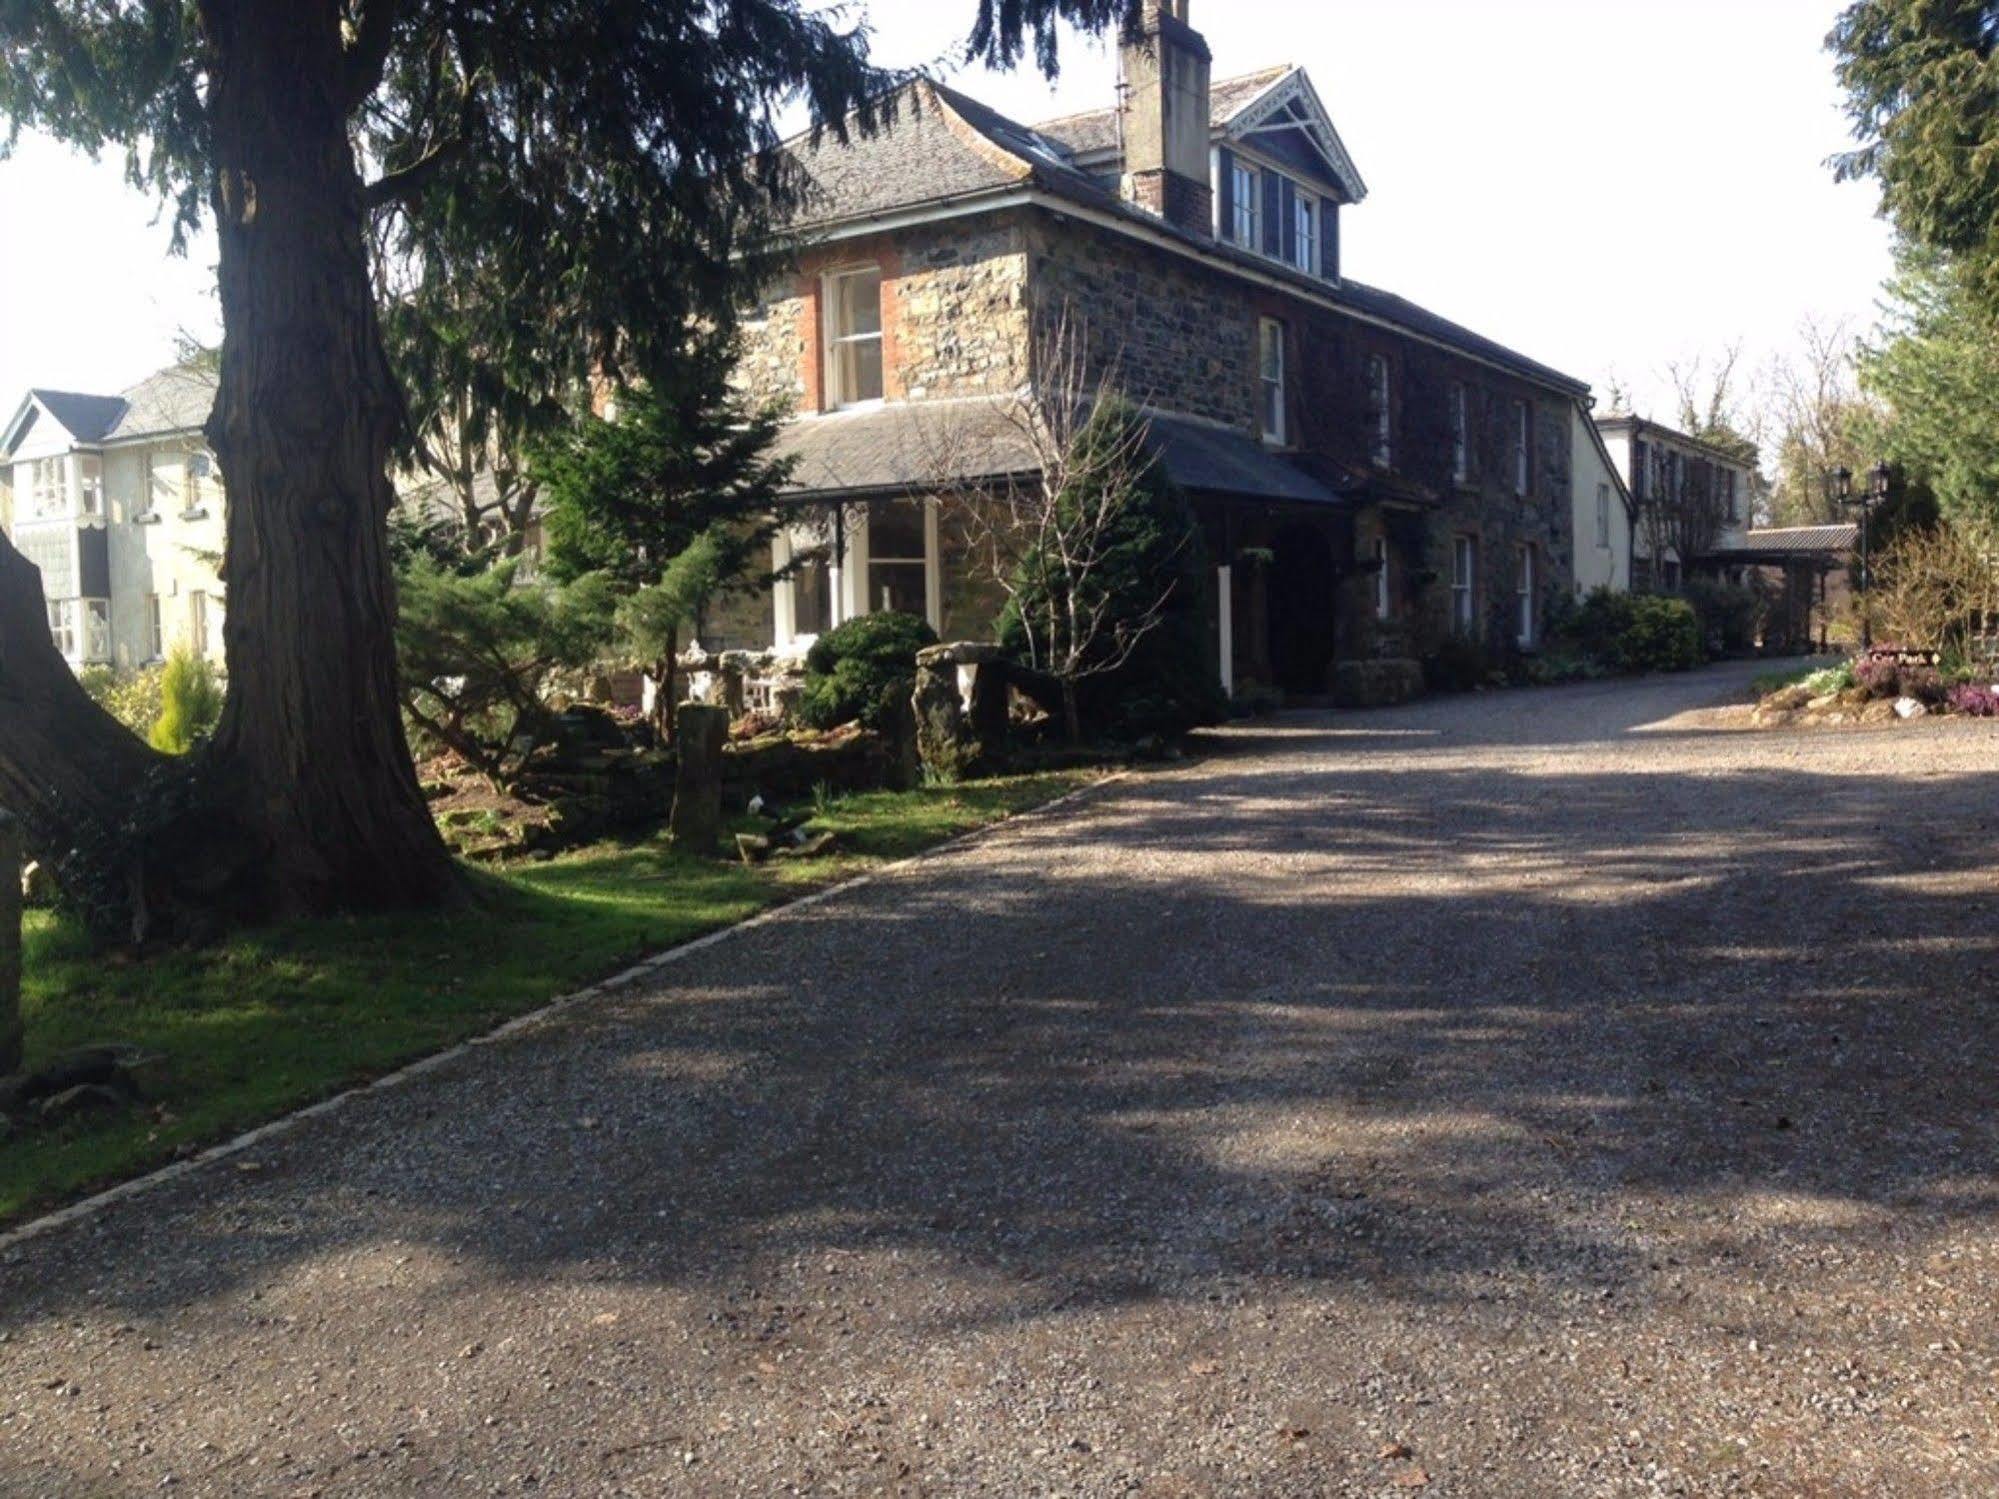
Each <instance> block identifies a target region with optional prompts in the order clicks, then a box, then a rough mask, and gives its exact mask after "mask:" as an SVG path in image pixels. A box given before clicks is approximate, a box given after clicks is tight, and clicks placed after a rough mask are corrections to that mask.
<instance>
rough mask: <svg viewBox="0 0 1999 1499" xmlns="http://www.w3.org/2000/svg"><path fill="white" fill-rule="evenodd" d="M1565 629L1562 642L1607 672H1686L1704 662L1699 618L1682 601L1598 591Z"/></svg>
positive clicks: (1602, 589) (1570, 620)
mask: <svg viewBox="0 0 1999 1499" xmlns="http://www.w3.org/2000/svg"><path fill="white" fill-rule="evenodd" d="M1564 628H1565V634H1564V636H1563V639H1564V640H1565V641H1566V642H1567V643H1569V644H1572V645H1574V646H1577V647H1579V648H1580V649H1581V650H1583V651H1585V652H1587V653H1588V654H1589V655H1590V656H1591V657H1593V658H1594V659H1595V660H1596V661H1597V662H1599V663H1600V664H1601V665H1602V666H1603V667H1604V668H1605V669H1606V670H1609V671H1615V672H1648V671H1690V670H1692V669H1693V668H1694V667H1696V666H1699V665H1700V664H1701V663H1702V662H1703V661H1704V660H1706V659H1707V653H1706V651H1705V649H1704V648H1703V646H1702V641H1701V624H1700V619H1699V616H1697V615H1696V614H1695V613H1694V608H1693V605H1691V604H1689V603H1688V602H1687V601H1686V600H1685V599H1678V598H1666V597H1663V596H1661V595H1659V594H1648V593H1612V592H1611V591H1610V590H1609V589H1607V588H1599V589H1596V590H1594V591H1593V592H1592V593H1591V594H1590V595H1589V597H1587V598H1585V599H1584V600H1583V602H1582V606H1581V607H1580V608H1579V609H1577V610H1576V611H1575V613H1574V614H1573V615H1572V616H1570V618H1569V619H1568V621H1567V622H1566V623H1565V627H1564Z"/></svg>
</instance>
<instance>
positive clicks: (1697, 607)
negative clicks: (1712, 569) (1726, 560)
mask: <svg viewBox="0 0 1999 1499" xmlns="http://www.w3.org/2000/svg"><path fill="white" fill-rule="evenodd" d="M1683 596H1684V597H1685V599H1686V601H1687V602H1688V603H1689V604H1691V605H1693V608H1694V613H1695V615H1696V616H1698V618H1699V619H1700V624H1701V633H1702V635H1703V637H1704V638H1705V639H1706V640H1707V642H1708V644H1709V645H1710V646H1711V647H1712V648H1714V649H1716V650H1719V651H1721V652H1722V653H1724V654H1727V655H1738V654H1741V653H1743V652H1747V651H1753V650H1754V649H1756V636H1757V634H1758V632H1759V630H1760V629H1761V626H1762V624H1763V597H1762V595H1761V594H1759V593H1757V592H1756V590H1755V589H1753V588H1745V587H1741V586H1739V585H1737V584H1734V583H1724V582H1722V581H1721V580H1720V579H1719V578H1690V579H1688V581H1687V585H1686V588H1685V590H1684V594H1683Z"/></svg>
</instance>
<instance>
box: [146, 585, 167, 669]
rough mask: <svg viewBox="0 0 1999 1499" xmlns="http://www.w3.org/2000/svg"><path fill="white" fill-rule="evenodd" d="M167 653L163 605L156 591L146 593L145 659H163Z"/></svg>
mask: <svg viewBox="0 0 1999 1499" xmlns="http://www.w3.org/2000/svg"><path fill="white" fill-rule="evenodd" d="M166 654H167V630H166V613H165V606H164V604H163V603H162V602H161V599H160V596H159V595H158V594H157V593H149V594H147V595H146V659H147V660H148V661H164V660H165V659H166Z"/></svg>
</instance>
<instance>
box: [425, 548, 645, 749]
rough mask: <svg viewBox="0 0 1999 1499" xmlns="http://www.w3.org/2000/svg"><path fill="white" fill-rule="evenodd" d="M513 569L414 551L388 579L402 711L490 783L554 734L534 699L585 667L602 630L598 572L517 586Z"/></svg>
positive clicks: (602, 585) (605, 604)
mask: <svg viewBox="0 0 1999 1499" xmlns="http://www.w3.org/2000/svg"><path fill="white" fill-rule="evenodd" d="M515 570H516V565H515V564H514V563H512V562H502V563H500V564H498V565H497V566H494V567H491V568H488V569H486V570H485V571H483V572H473V573H465V572H459V571H453V570H452V569H449V568H445V567H440V566H439V565H438V564H437V563H435V562H434V561H432V560H431V559H429V558H427V557H424V556H421V555H419V556H417V557H414V558H412V559H411V560H410V561H409V562H408V563H407V564H406V565H405V566H404V567H403V569H402V570H401V572H400V573H399V574H398V577H397V583H398V586H399V588H400V591H401V595H402V610H401V617H400V619H399V620H398V622H397V626H396V650H397V658H398V665H399V668H400V671H401V675H402V694H403V708H404V711H405V712H406V713H408V715H409V717H410V719H411V721H412V722H414V723H415V724H416V725H417V727H418V728H419V729H420V730H421V731H422V732H423V733H424V734H426V735H428V736H429V737H430V738H431V739H432V740H433V741H434V742H435V743H436V744H437V745H438V746H440V747H442V748H446V749H449V750H451V751H452V752H454V753H455V754H457V755H458V756H459V757H460V758H461V759H463V760H464V761H465V762H466V763H467V764H468V765H470V766H472V767H473V768H474V769H475V770H478V771H480V772H481V773H482V774H484V775H485V776H487V777H488V778H489V779H490V780H492V781H493V782H495V783H496V784H505V783H506V782H507V781H508V780H509V779H510V778H511V777H512V776H513V775H515V774H516V773H518V771H519V770H520V769H521V766H522V764H523V763H524V762H525V761H526V759H527V758H528V756H529V755H530V754H532V753H533V750H534V748H535V747H536V746H537V745H539V744H540V743H542V742H543V741H544V740H546V739H547V738H548V737H549V736H550V734H551V733H552V732H553V729H552V718H551V715H550V713H549V710H548V708H547V705H546V703H545V702H544V700H543V689H544V684H545V683H546V681H547V678H548V676H549V674H550V673H551V672H553V671H555V670H557V669H559V668H563V667H578V666H585V665H588V664H589V663H590V662H591V661H592V660H594V659H595V658H596V656H597V655H598V653H599V652H600V651H601V650H602V649H603V647H604V645H605V644H606V642H607V641H608V639H609V637H610V630H611V614H612V591H611V588H610V585H609V584H608V582H607V581H606V580H605V579H603V578H601V577H596V576H591V577H585V578H579V579H576V580H574V581H573V582H571V583H569V584H567V585H566V586H564V587H561V588H540V587H519V586H517V585H516V582H515Z"/></svg>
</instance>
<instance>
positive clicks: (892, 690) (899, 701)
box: [798, 612, 937, 732]
mask: <svg viewBox="0 0 1999 1499" xmlns="http://www.w3.org/2000/svg"><path fill="white" fill-rule="evenodd" d="M936 643H937V632H936V631H934V630H932V629H931V628H930V626H929V625H928V624H927V623H925V622H924V621H923V620H921V619H919V618H917V617H916V616H915V615H914V614H897V613H894V612H888V613H882V614H862V615H857V616H856V617H854V618H853V619H850V620H848V621H847V622H846V623H845V624H843V625H841V626H840V627H839V628H837V629H834V630H829V631H827V632H826V633H825V634H824V635H821V636H820V637H819V638H818V639H817V640H815V641H814V642H813V643H812V649H811V650H810V651H808V652H807V653H806V656H805V690H804V691H803V692H802V693H801V694H800V695H799V699H798V716H799V717H800V718H801V719H803V720H804V722H805V724H806V726H807V727H808V728H814V729H831V728H837V727H838V726H839V725H841V724H843V723H855V722H858V723H859V724H860V725H861V726H862V727H863V728H869V729H874V730H877V731H878V732H887V731H889V730H890V729H891V728H892V727H893V726H894V724H895V723H896V721H897V719H898V718H899V717H900V715H901V714H902V712H903V710H904V709H906V708H907V707H908V705H909V699H910V694H912V693H913V692H915V690H916V653H917V652H918V651H920V650H922V649H923V648H924V647H925V646H927V645H935V644H936Z"/></svg>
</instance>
